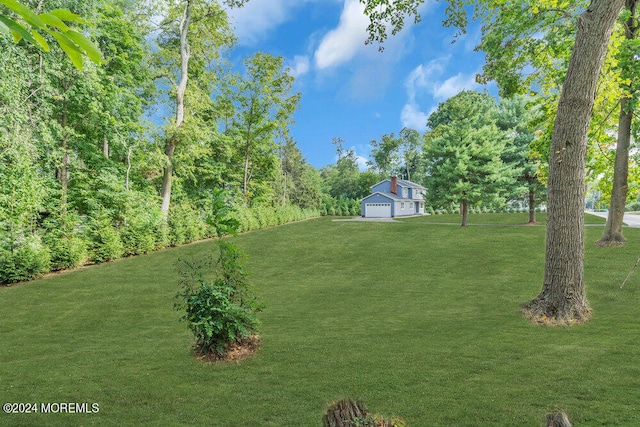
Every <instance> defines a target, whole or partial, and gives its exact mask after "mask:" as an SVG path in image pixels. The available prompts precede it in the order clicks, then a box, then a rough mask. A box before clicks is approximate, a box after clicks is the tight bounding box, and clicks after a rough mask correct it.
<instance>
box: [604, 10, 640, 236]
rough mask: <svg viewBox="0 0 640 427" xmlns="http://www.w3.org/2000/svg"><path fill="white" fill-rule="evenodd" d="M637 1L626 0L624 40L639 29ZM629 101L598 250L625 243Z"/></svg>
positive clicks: (623, 111) (620, 129) (622, 118)
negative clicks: (629, 15) (626, 17)
mask: <svg viewBox="0 0 640 427" xmlns="http://www.w3.org/2000/svg"><path fill="white" fill-rule="evenodd" d="M637 3H638V0H626V5H625V8H626V10H628V11H630V12H631V17H629V19H628V20H627V22H626V26H625V38H626V39H627V40H633V39H635V38H636V35H637V32H638V27H637V23H636V22H635V20H636V18H637V16H636V12H637V6H638V4H637ZM629 101H630V99H629V97H625V98H622V99H621V100H620V117H619V119H618V144H617V147H616V160H615V166H614V169H613V187H612V189H611V204H610V206H609V215H608V216H607V224H606V226H605V229H604V233H603V235H602V237H601V238H600V240H598V241H597V242H596V244H597V245H598V246H614V245H624V244H625V243H626V239H625V238H624V236H623V235H622V223H623V220H624V208H625V205H626V204H627V190H628V181H627V178H628V176H629V146H630V144H631V122H632V120H633V111H627V106H628V104H629Z"/></svg>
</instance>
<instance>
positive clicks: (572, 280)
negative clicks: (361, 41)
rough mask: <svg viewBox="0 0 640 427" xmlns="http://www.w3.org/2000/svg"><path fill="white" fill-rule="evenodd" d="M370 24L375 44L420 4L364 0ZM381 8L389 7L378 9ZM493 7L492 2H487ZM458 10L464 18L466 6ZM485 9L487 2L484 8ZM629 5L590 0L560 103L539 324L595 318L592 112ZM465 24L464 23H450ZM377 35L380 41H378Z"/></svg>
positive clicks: (534, 307)
mask: <svg viewBox="0 0 640 427" xmlns="http://www.w3.org/2000/svg"><path fill="white" fill-rule="evenodd" d="M361 1H362V2H363V3H365V4H366V12H367V13H368V14H369V16H370V18H371V19H372V27H370V34H371V36H372V39H373V40H376V39H380V36H383V37H382V40H384V37H386V35H387V33H386V23H387V22H389V21H388V20H387V19H391V18H393V19H392V20H391V23H392V25H393V26H394V28H393V31H398V30H399V29H400V28H402V24H403V23H404V19H405V16H406V13H410V14H413V15H417V7H418V6H419V4H420V3H422V1H421V0H401V1H396V2H388V1H386V0H361ZM381 3H384V4H385V5H386V6H387V7H386V8H380V7H379V6H380V5H381ZM489 3H490V5H492V2H489ZM450 4H454V5H456V6H458V7H457V8H454V11H456V12H458V13H461V14H462V15H461V16H463V17H466V15H465V14H464V9H463V7H462V6H463V5H464V3H463V2H455V3H454V2H450ZM484 4H486V3H484ZM624 4H625V0H592V1H591V4H590V5H589V7H588V8H587V9H586V10H584V11H583V12H582V13H581V14H580V17H579V18H578V30H577V34H576V38H575V43H574V46H573V50H572V53H571V59H570V61H569V66H568V69H567V73H566V76H565V79H564V84H563V87H562V93H561V95H560V100H559V103H558V111H557V114H556V118H555V122H554V128H553V135H552V146H551V156H552V157H551V159H550V165H549V187H548V215H547V243H546V262H545V277H544V283H543V287H542V290H541V292H540V294H539V295H538V297H536V298H535V299H534V300H533V301H531V302H530V303H529V304H527V305H526V307H525V308H526V310H527V314H528V315H529V316H530V317H532V318H535V319H551V320H552V321H555V322H559V323H567V322H583V321H586V320H587V319H588V318H589V316H590V313H591V308H590V307H589V304H588V302H587V298H586V293H585V289H584V254H583V251H584V168H585V164H586V151H587V150H586V147H587V138H588V132H589V123H590V120H591V111H592V108H593V104H594V98H595V94H596V85H597V82H598V76H599V73H600V68H601V66H602V63H603V61H604V57H605V54H606V52H607V47H608V43H609V39H610V37H611V33H612V31H613V28H614V25H615V22H616V18H617V17H618V16H619V14H620V11H621V10H622V7H623V6H624ZM452 19H453V20H455V21H457V22H462V23H464V19H462V20H461V19H456V17H455V16H454V17H453V18H452ZM376 36H378V38H376Z"/></svg>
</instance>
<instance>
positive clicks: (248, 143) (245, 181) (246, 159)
mask: <svg viewBox="0 0 640 427" xmlns="http://www.w3.org/2000/svg"><path fill="white" fill-rule="evenodd" d="M253 103H254V101H253V99H252V100H251V107H250V108H249V117H253ZM251 138H252V135H251V122H249V124H248V128H247V139H246V146H245V152H244V168H243V169H244V173H243V177H242V195H243V196H244V204H245V206H246V205H247V203H248V200H247V195H248V194H249V180H250V179H251V178H250V172H249V166H250V162H249V160H250V157H251Z"/></svg>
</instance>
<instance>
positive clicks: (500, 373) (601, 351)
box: [0, 216, 640, 426]
mask: <svg viewBox="0 0 640 427" xmlns="http://www.w3.org/2000/svg"><path fill="white" fill-rule="evenodd" d="M471 217H473V216H471ZM602 230H603V229H602V227H587V228H586V241H587V247H586V256H585V276H586V283H587V292H588V298H589V301H590V303H591V305H592V307H593V309H594V315H593V318H592V320H591V321H590V322H588V323H587V324H584V325H580V326H573V327H568V328H553V327H542V326H536V325H531V324H529V323H527V322H526V321H525V320H524V319H523V318H522V316H521V315H520V313H519V305H520V304H521V303H523V302H525V301H527V300H530V299H532V298H533V297H535V296H536V295H537V294H538V292H539V290H540V288H541V285H542V278H543V270H544V234H545V232H544V227H515V226H506V227H500V226H494V227H468V228H461V227H450V226H438V225H433V224H421V223H412V222H397V223H372V222H333V221H331V219H329V218H322V219H317V220H311V221H305V222H301V223H295V224H290V225H286V226H281V227H277V228H271V229H267V230H263V231H258V232H252V233H247V234H244V235H242V236H240V237H238V238H236V239H235V240H236V241H237V243H238V244H239V245H240V246H241V247H242V248H243V249H244V250H245V251H246V252H247V253H248V254H249V255H250V258H249V260H248V266H249V269H250V270H251V273H252V275H251V279H252V282H253V283H254V284H255V290H256V293H257V294H258V295H259V296H260V298H261V299H262V301H264V302H265V303H266V304H267V308H266V309H265V310H264V311H263V312H262V313H261V315H260V318H261V319H262V322H263V325H262V338H263V347H262V349H261V350H260V352H259V353H258V354H257V355H256V356H255V357H254V358H252V359H250V360H246V361H243V362H241V363H225V364H216V365H208V364H204V363H201V362H199V361H197V360H195V359H194V358H193V357H192V356H191V354H190V345H191V343H192V337H191V335H190V333H189V331H188V330H187V328H186V325H185V324H184V323H180V322H179V321H178V318H179V316H180V314H179V313H178V312H176V311H175V310H174V309H173V303H174V295H175V294H176V292H177V290H178V287H177V275H176V268H175V265H174V264H175V262H176V260H177V259H178V258H189V257H193V256H200V255H202V254H203V253H206V252H207V251H209V250H211V249H212V248H213V244H212V243H211V242H203V243H198V244H193V245H188V246H184V247H180V248H175V249H170V250H166V251H163V252H158V253H154V254H149V255H145V256H141V257H136V258H130V259H125V260H121V261H118V262H113V263H109V264H105V265H100V266H96V267H91V268H86V269H83V270H80V271H76V272H71V273H67V274H60V275H54V276H51V277H48V278H46V279H42V280H38V281H35V282H32V283H29V284H24V285H18V286H14V287H11V288H6V289H0V306H1V307H2V311H1V315H0V316H1V317H0V341H1V343H0V400H2V403H4V402H36V403H41V402H43V403H46V402H78V403H83V402H88V403H94V402H95V403H98V404H99V412H98V413H93V414H42V413H38V414H23V415H18V414H0V425H93V424H96V425H131V424H135V425H149V426H158V425H167V426H168V425H220V426H284V425H286V426H320V425H321V417H322V415H323V413H324V411H325V409H326V407H327V405H328V404H329V402H331V401H333V400H336V399H340V398H344V397H353V398H359V399H362V400H363V401H364V402H365V403H366V404H367V406H368V407H369V408H370V409H371V410H373V411H374V412H380V413H383V414H387V415H399V416H402V417H403V418H404V419H405V420H406V421H407V423H408V425H410V426H539V425H541V424H542V420H543V416H544V414H545V413H546V412H549V411H551V410H554V409H556V408H558V409H562V410H564V411H566V412H567V413H568V414H569V415H570V417H571V418H572V421H573V422H574V425H582V426H595V425H607V426H615V425H619V426H631V425H640V340H638V332H639V331H640V305H639V304H638V299H639V297H640V271H638V272H636V273H635V274H634V275H633V276H632V277H631V279H630V280H629V282H628V283H627V284H626V285H625V288H624V289H623V290H620V289H619V286H620V284H621V283H622V281H623V280H624V278H625V277H626V275H627V273H628V272H629V271H630V269H631V267H632V266H633V264H634V262H635V261H636V259H637V257H638V254H640V233H639V232H638V230H635V229H626V230H625V235H626V236H627V238H628V240H629V243H628V245H627V246H626V247H624V248H607V249H599V248H597V247H596V246H595V245H594V244H593V242H595V241H596V240H597V239H598V238H599V237H600V235H601V233H602Z"/></svg>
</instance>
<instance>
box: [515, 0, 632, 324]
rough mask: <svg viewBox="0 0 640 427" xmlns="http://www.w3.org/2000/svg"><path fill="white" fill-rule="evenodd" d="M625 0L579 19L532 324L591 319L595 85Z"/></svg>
mask: <svg viewBox="0 0 640 427" xmlns="http://www.w3.org/2000/svg"><path fill="white" fill-rule="evenodd" d="M624 2H625V0H593V1H592V2H591V5H590V6H589V8H588V9H587V10H586V11H584V12H583V13H582V14H581V15H580V17H579V18H578V33H577V35H576V41H575V44H574V47H573V51H572V53H571V59H570V61H569V67H568V69H567V75H566V78H565V82H564V85H563V88H562V94H561V95H560V101H559V103H558V112H557V115H556V119H555V123H554V127H553V135H552V140H551V156H550V159H549V182H548V202H547V205H548V213H547V240H546V261H545V273H544V283H543V286H542V290H541V291H540V294H539V295H538V296H537V297H536V299H534V300H533V301H531V302H529V303H528V304H526V305H525V307H524V310H525V314H526V315H527V316H528V317H529V318H531V319H532V320H538V321H540V320H541V321H550V322H553V323H560V324H566V323H574V322H584V321H586V320H588V318H589V316H590V314H591V309H590V307H589V303H588V302H587V297H586V293H585V288H584V253H583V251H584V169H585V162H586V152H587V137H588V130H589V122H590V120H591V111H592V109H593V103H594V98H595V92H596V84H597V82H598V75H599V72H600V68H601V66H602V62H603V61H604V57H605V54H606V52H607V46H608V43H609V39H610V37H611V32H612V31H613V27H614V24H615V22H616V18H617V17H618V15H619V13H620V10H621V9H622V6H623V5H624Z"/></svg>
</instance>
